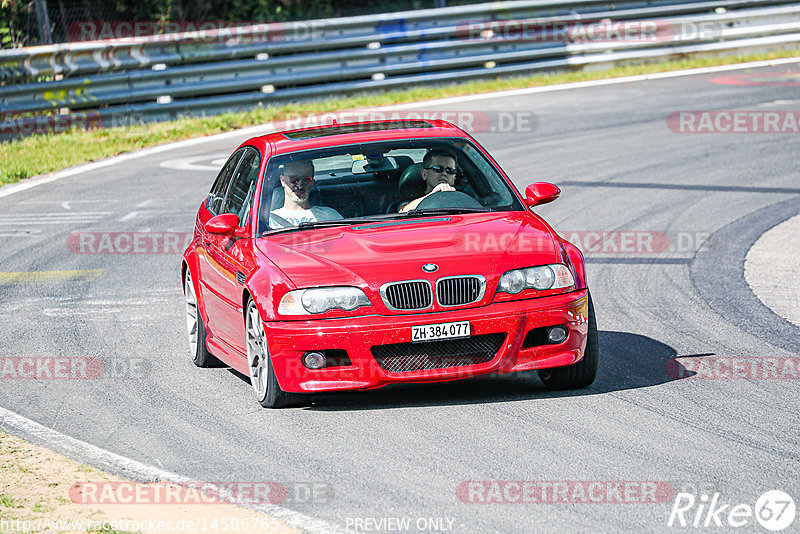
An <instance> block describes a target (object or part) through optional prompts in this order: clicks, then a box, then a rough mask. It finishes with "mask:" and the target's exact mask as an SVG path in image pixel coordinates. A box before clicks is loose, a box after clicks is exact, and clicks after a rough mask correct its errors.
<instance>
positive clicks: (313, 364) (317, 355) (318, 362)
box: [303, 352, 326, 369]
mask: <svg viewBox="0 0 800 534" xmlns="http://www.w3.org/2000/svg"><path fill="white" fill-rule="evenodd" d="M325 363H326V362H325V355H324V354H322V353H321V352H306V353H305V354H303V365H305V366H306V367H308V368H309V369H322V368H323V367H325Z"/></svg>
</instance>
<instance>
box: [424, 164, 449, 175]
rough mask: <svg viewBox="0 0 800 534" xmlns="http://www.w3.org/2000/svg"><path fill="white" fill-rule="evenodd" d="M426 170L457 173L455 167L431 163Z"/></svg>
mask: <svg viewBox="0 0 800 534" xmlns="http://www.w3.org/2000/svg"><path fill="white" fill-rule="evenodd" d="M425 169H426V170H429V171H433V172H438V173H442V172H446V173H447V174H455V173H456V169H454V168H453V167H442V166H441V165H431V166H430V167H425Z"/></svg>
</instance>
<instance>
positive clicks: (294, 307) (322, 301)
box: [278, 287, 369, 315]
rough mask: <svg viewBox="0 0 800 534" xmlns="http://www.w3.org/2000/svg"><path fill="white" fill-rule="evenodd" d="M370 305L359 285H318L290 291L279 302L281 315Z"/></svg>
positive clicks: (350, 309) (352, 308)
mask: <svg viewBox="0 0 800 534" xmlns="http://www.w3.org/2000/svg"><path fill="white" fill-rule="evenodd" d="M361 306H369V299H368V298H367V296H366V295H365V294H364V292H363V291H361V290H360V289H359V288H357V287H316V288H312V289H296V290H294V291H289V292H288V293H286V294H285V295H284V296H283V298H282V299H281V302H280V304H278V313H280V314H281V315H307V314H309V313H323V312H326V311H328V310H333V309H336V308H340V309H342V310H345V311H353V310H355V309H356V308H360V307H361Z"/></svg>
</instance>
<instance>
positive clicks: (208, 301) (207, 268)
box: [197, 149, 244, 341]
mask: <svg viewBox="0 0 800 534" xmlns="http://www.w3.org/2000/svg"><path fill="white" fill-rule="evenodd" d="M243 154H244V150H243V149H242V150H237V151H236V152H234V153H233V154H232V155H231V157H230V158H228V161H227V162H225V165H224V166H223V167H222V170H221V171H220V172H219V174H218V175H217V178H216V179H215V180H214V185H213V186H212V187H211V191H210V192H209V193H208V197H207V198H206V201H205V204H204V205H203V206H201V208H200V213H199V215H198V223H199V224H198V225H197V231H198V233H199V234H200V239H199V240H198V244H197V259H198V268H199V269H200V276H199V277H198V280H199V281H200V287H199V290H200V291H201V292H202V294H203V303H204V308H205V311H206V314H207V316H208V318H207V323H206V327H207V330H208V336H209V339H210V340H214V341H216V338H217V331H218V330H219V328H218V325H219V321H220V317H221V311H222V310H224V309H225V307H224V306H223V302H222V300H221V296H220V295H219V294H218V292H217V290H215V288H218V287H220V286H221V285H222V281H221V280H219V277H220V276H222V275H221V273H220V269H219V268H218V267H217V265H216V261H215V260H214V259H213V257H211V256H209V248H210V247H211V245H212V243H214V242H215V241H216V240H217V236H216V235H214V234H212V233H210V232H208V231H207V230H206V229H205V227H204V224H205V223H206V222H207V221H208V220H209V219H210V218H211V217H213V216H215V215H219V214H220V213H222V211H221V210H222V207H223V204H224V202H225V196H226V195H227V193H228V189H229V188H230V186H231V181H232V180H233V175H234V172H235V171H236V169H237V167H238V165H239V162H240V161H241V159H242V155H243Z"/></svg>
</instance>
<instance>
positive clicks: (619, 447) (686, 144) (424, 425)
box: [0, 66, 800, 533]
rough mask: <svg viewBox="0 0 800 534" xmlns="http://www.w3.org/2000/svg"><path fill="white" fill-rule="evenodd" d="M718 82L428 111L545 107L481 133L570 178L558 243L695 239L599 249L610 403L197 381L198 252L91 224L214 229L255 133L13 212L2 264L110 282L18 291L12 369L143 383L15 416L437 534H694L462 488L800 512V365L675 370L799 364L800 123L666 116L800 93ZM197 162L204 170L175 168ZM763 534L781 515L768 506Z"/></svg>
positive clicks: (92, 386)
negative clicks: (213, 191)
mask: <svg viewBox="0 0 800 534" xmlns="http://www.w3.org/2000/svg"><path fill="white" fill-rule="evenodd" d="M787 71H789V72H791V73H793V74H792V76H793V77H794V79H797V77H798V72H800V67H798V66H788V67H787V66H782V67H779V68H764V69H759V70H758V71H756V72H757V73H759V72H760V73H778V72H782V73H785V72H787ZM717 77H719V75H715V74H703V75H695V76H689V77H682V78H673V79H660V80H651V81H646V82H636V83H630V84H624V85H611V86H601V87H593V88H584V89H574V90H566V91H557V92H549V93H541V94H530V95H518V96H514V97H507V98H490V99H486V100H476V101H467V102H462V103H452V104H448V105H437V106H426V107H424V108H423V107H420V110H426V111H430V110H431V109H436V110H461V111H472V110H480V111H483V112H488V113H489V114H490V115H492V114H493V113H495V112H497V113H501V112H502V113H509V114H512V116H521V115H513V114H515V113H517V112H533V113H535V115H536V117H537V118H538V121H537V122H538V126H537V127H536V128H535V129H532V128H526V127H522V128H519V129H518V130H517V131H512V132H506V133H499V132H497V131H495V132H492V131H481V132H476V133H475V134H474V135H475V137H476V138H477V139H478V140H479V141H480V142H481V143H482V144H483V145H484V146H485V147H486V148H487V149H488V150H489V151H490V152H491V153H492V154H493V155H494V156H495V158H496V159H497V160H498V162H499V163H500V165H501V166H502V167H503V168H504V169H505V170H506V172H508V173H509V175H510V176H511V177H512V178H513V179H514V181H515V183H516V184H517V186H518V187H519V188H520V189H521V190H524V186H525V185H527V184H528V183H531V182H533V181H552V182H554V183H556V184H559V185H560V186H561V188H562V196H561V198H560V199H559V200H557V201H556V202H554V203H552V204H549V205H545V206H541V207H539V208H537V212H538V213H540V214H541V215H543V216H544V218H545V219H546V220H547V221H548V222H549V223H550V224H551V225H553V227H554V228H555V229H556V230H558V231H559V232H561V233H562V234H563V235H565V236H566V237H569V236H570V234H571V233H577V234H575V235H578V236H583V238H586V239H588V237H587V236H588V234H587V233H586V231H592V232H613V231H618V230H632V231H638V232H651V233H653V234H652V235H657V236H661V237H663V234H666V235H667V236H669V238H670V239H671V240H672V241H671V242H673V243H674V244H675V250H667V251H662V252H659V253H652V252H650V251H649V250H647V249H646V248H645V249H641V248H640V249H638V250H634V251H633V252H619V251H617V252H615V251H614V250H613V247H610V248H611V250H601V251H599V252H592V253H587V261H588V264H587V269H588V278H589V285H590V288H591V291H592V296H593V299H594V303H595V308H596V311H597V322H598V328H599V331H600V346H601V362H600V371H599V374H598V377H597V380H596V382H595V383H594V385H593V386H591V387H590V388H588V389H586V390H583V391H574V392H562V393H552V392H549V391H547V390H545V388H544V387H543V385H542V384H541V382H540V381H539V380H538V378H537V377H536V375H535V374H533V373H524V374H518V375H512V376H502V377H501V376H491V377H483V378H476V379H470V380H465V381H459V382H450V383H444V384H432V385H412V386H398V387H390V388H385V389H382V390H376V391H369V392H356V393H345V394H341V393H339V394H320V395H318V396H316V397H315V402H314V404H313V405H312V406H310V407H308V408H304V409H285V410H267V409H262V408H260V407H259V405H258V404H257V403H256V401H255V399H254V395H253V392H252V390H251V388H250V385H249V382H248V381H247V380H246V379H245V378H243V377H241V376H240V375H237V374H236V373H233V372H231V371H229V370H226V369H198V368H195V367H194V365H193V364H192V362H191V359H190V357H189V353H188V342H187V336H186V332H185V324H184V313H185V311H184V303H183V296H182V292H181V287H180V272H179V267H180V256H179V255H178V254H174V253H172V254H147V253H145V254H81V253H76V252H80V248H79V247H77V246H76V245H75V241H74V240H75V239H79V238H78V237H76V236H73V237H72V238H71V239H72V240H70V235H71V234H73V233H74V232H82V231H88V232H103V231H108V232H134V231H138V232H155V233H164V232H189V231H191V229H192V226H193V221H194V216H195V213H196V210H197V207H198V206H199V204H200V202H201V201H202V200H203V199H204V198H205V195H206V194H207V192H208V189H209V188H210V185H211V181H212V180H213V178H214V176H215V175H216V172H217V171H216V170H215V169H218V168H219V167H220V165H221V162H219V161H216V160H218V159H219V158H225V157H226V156H227V155H228V154H230V153H231V152H232V151H233V149H234V148H235V147H236V146H237V145H238V144H239V143H240V142H241V141H242V140H243V139H239V138H235V137H228V138H225V139H222V140H219V139H217V140H212V141H209V142H208V143H200V144H196V145H193V146H191V147H188V148H182V149H179V150H178V149H176V150H169V151H164V152H161V153H158V154H154V155H152V156H147V157H143V158H139V159H137V160H132V161H128V162H125V163H121V164H118V165H112V166H109V167H106V168H104V169H99V170H94V171H88V172H86V173H83V174H81V175H78V176H73V177H70V178H68V179H64V180H61V181H58V182H54V183H49V184H46V185H43V186H40V187H37V188H34V189H30V190H27V191H22V192H19V193H17V194H14V195H12V196H8V197H5V198H0V235H2V245H0V264H1V265H2V269H1V270H2V271H3V272H31V271H95V270H102V272H99V273H98V272H93V273H88V274H84V275H83V276H84V279H80V277H81V275H79V274H75V273H73V274H62V275H54V276H61V277H67V278H69V277H73V278H74V277H75V276H78V278H79V279H56V280H52V281H49V282H38V283H19V282H14V283H12V282H9V281H8V280H6V281H3V278H2V277H0V309H2V311H3V321H2V322H3V328H2V329H1V330H0V346H1V347H2V351H0V356H3V357H42V356H59V357H84V358H85V357H90V358H98V359H101V360H102V361H103V362H104V364H105V365H106V368H107V369H109V368H111V367H113V365H114V363H113V362H117V367H116V369H117V373H118V377H117V378H107V377H101V378H99V379H96V380H27V379H17V380H14V379H3V380H2V381H0V383H1V384H2V387H0V406H2V407H4V408H7V409H9V410H12V411H14V412H16V413H18V414H21V415H23V416H25V417H27V418H30V419H33V420H35V421H37V422H39V423H41V424H43V425H45V426H47V427H50V428H53V429H55V430H58V431H60V432H63V433H64V434H67V435H69V436H73V437H76V438H79V439H81V440H84V441H87V442H89V443H91V444H94V445H97V446H98V447H101V448H104V449H107V450H109V451H111V452H114V453H117V454H119V455H122V456H125V457H128V458H131V459H134V460H137V461H139V462H143V463H145V464H148V465H153V466H156V467H158V468H161V469H165V470H167V471H171V472H174V473H179V474H180V475H184V476H186V477H190V478H192V479H196V480H201V481H224V480H225V481H275V482H280V483H283V484H285V485H286V486H287V487H289V488H293V487H296V486H293V485H292V484H294V483H317V484H323V485H326V487H327V488H328V493H326V496H325V498H322V497H320V498H318V499H317V500H316V501H317V502H302V501H303V499H290V500H289V501H286V502H283V503H282V505H283V506H286V507H287V508H291V509H293V510H297V511H300V512H302V513H305V514H307V515H310V516H314V517H319V518H321V519H325V520H327V521H329V522H331V523H334V524H338V525H341V526H342V527H347V526H349V527H353V526H354V525H356V524H357V523H356V520H357V519H361V520H362V522H361V523H360V524H361V526H362V527H366V523H364V522H363V520H365V519H366V518H373V519H375V520H376V521H379V520H380V519H382V518H384V519H385V518H410V519H411V531H416V530H421V529H419V526H420V525H421V523H417V521H418V519H420V518H425V519H428V518H444V519H445V521H444V522H443V523H442V525H443V526H445V527H448V526H449V527H450V528H451V531H453V532H459V533H461V532H469V533H472V532H495V531H496V532H534V531H536V532H563V531H602V532H613V531H623V530H624V531H641V532H645V531H646V532H650V531H667V530H673V529H671V528H669V527H667V521H668V517H669V515H670V510H671V509H672V504H673V499H672V498H670V499H668V500H666V502H661V503H657V504H652V503H645V504H637V503H633V504H617V503H593V504H584V503H554V504H541V503H526V504H519V503H502V504H479V503H470V502H462V501H461V500H459V497H458V495H457V492H456V490H457V488H458V487H459V484H460V483H462V482H463V481H492V480H516V481H525V480H527V481H664V482H668V483H670V484H671V485H672V487H673V488H674V489H675V491H676V492H677V491H680V490H681V489H685V490H687V491H689V492H690V493H694V494H695V495H696V496H698V498H699V495H700V492H701V490H705V492H706V493H707V494H711V493H714V492H719V493H720V500H721V501H724V502H725V503H729V504H731V505H735V504H740V503H745V504H749V505H750V506H753V505H754V504H755V502H756V500H757V499H758V497H759V496H760V495H761V494H762V493H764V492H765V491H767V490H773V489H778V490H782V491H785V492H787V493H788V494H790V495H792V496H793V497H794V498H795V501H797V500H798V499H800V477H798V476H797V472H798V467H800V415H798V401H799V400H800V394H798V379H799V378H800V377H798V375H797V374H796V373H795V375H794V379H792V378H791V377H790V378H788V379H779V380H775V379H770V380H742V379H737V380H725V379H714V380H703V379H690V378H686V379H681V380H673V379H671V378H670V377H669V376H668V375H667V372H666V366H667V361H668V360H670V359H671V358H675V357H693V356H694V357H698V356H699V357H702V356H703V355H715V356H718V357H736V358H744V359H761V358H775V357H790V356H797V355H798V352H799V351H800V335H798V334H800V330H798V329H797V327H795V326H794V325H791V324H790V323H788V322H787V321H785V320H784V319H782V318H780V317H778V316H777V315H775V314H774V313H772V312H771V311H770V310H769V309H768V308H766V307H765V306H764V305H763V304H762V303H761V302H760V301H759V300H758V299H757V298H756V297H755V296H754V295H753V294H752V292H750V290H749V288H748V287H747V285H746V282H745V281H744V276H743V274H742V271H743V263H744V259H745V255H746V253H747V250H748V249H749V248H750V246H751V245H752V244H753V243H754V242H755V241H756V240H757V239H758V237H759V236H760V235H761V234H763V233H764V232H766V231H767V230H768V229H769V228H771V227H773V226H775V225H776V224H779V223H780V222H782V221H784V220H786V219H789V218H790V217H792V216H794V215H796V214H797V213H800V181H798V176H799V175H800V157H799V156H800V144H798V135H800V134H797V133H795V134H790V133H788V134H774V133H769V134H766V133H760V134H758V133H752V134H751V133H737V134H724V133H720V134H681V133H674V132H673V131H671V130H670V129H669V128H668V125H667V117H668V116H669V115H670V114H671V113H673V112H675V111H681V110H751V111H758V110H762V111H765V110H795V111H796V110H798V109H800V96H798V87H797V85H796V84H795V85H761V86H748V85H727V84H719V83H710V82H709V80H710V79H712V78H717ZM498 116H499V115H498ZM182 158H192V160H193V161H192V162H190V163H191V165H194V167H192V166H191V165H189V166H188V168H187V165H186V164H184V165H182V166H181V165H176V163H175V160H178V159H182ZM165 162H171V163H167V164H166V165H162V164H163V163H165ZM184 163H185V162H184ZM176 166H177V167H183V169H185V170H181V169H180V168H175V167H176ZM65 203H66V204H65ZM38 214H44V215H42V216H39V215H38ZM580 232H583V233H580ZM662 233H663V234H662ZM612 239H613V238H612ZM68 242H69V243H70V245H71V247H70V246H68ZM679 242H680V243H679ZM585 244H586V243H582V245H585ZM180 248H181V250H182V249H183V244H181V246H180ZM120 362H125V363H126V366H121V363H120ZM130 362H134V364H135V365H137V366H138V367H136V368H135V369H134V370H131V369H130V367H129V363H130ZM798 372H800V371H798ZM695 510H696V508H695ZM693 512H694V510H693ZM687 517H690V518H693V517H694V516H693V513H692V514H691V515H689V516H687ZM722 518H723V520H724V519H725V515H723V516H722ZM449 520H452V523H450V521H449ZM383 525H384V526H387V525H388V523H384V524H383ZM798 525H800V519H796V520H795V523H794V524H793V525H792V527H790V528H789V529H788V530H787V531H791V530H793V529H794V530H795V531H797V530H798ZM439 530H443V529H441V528H440V529H439ZM679 530H680V529H679ZM725 530H733V529H732V528H731V527H729V526H726V527H725ZM739 530H740V531H747V532H757V531H761V530H762V527H761V526H759V525H758V523H757V522H756V521H755V519H752V518H751V520H750V523H749V524H748V526H747V527H746V528H744V529H739ZM373 531H374V530H373ZM383 531H386V529H385V528H384V529H383Z"/></svg>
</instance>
